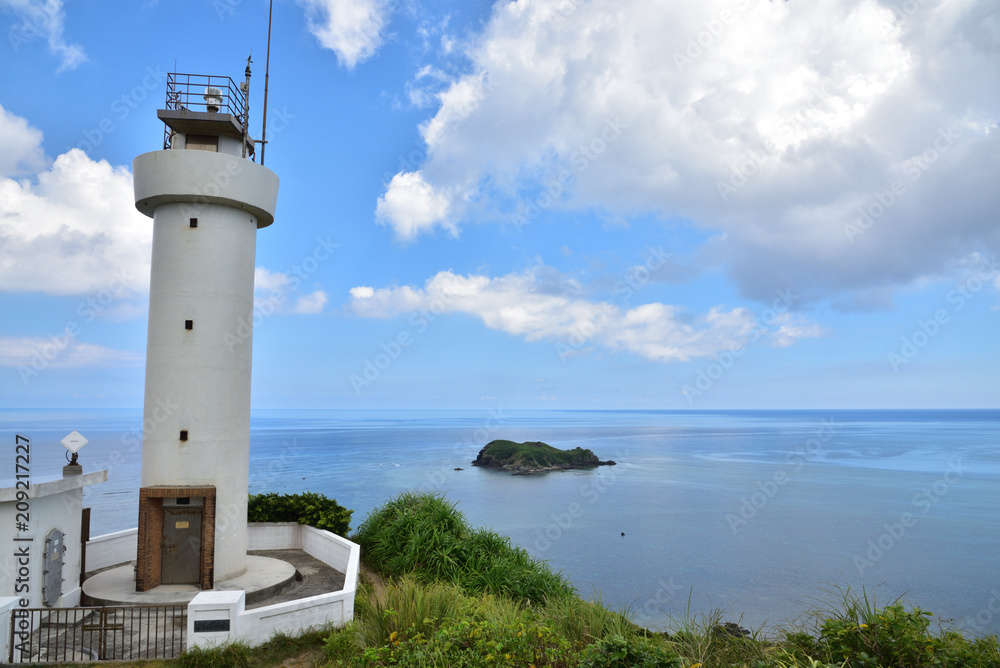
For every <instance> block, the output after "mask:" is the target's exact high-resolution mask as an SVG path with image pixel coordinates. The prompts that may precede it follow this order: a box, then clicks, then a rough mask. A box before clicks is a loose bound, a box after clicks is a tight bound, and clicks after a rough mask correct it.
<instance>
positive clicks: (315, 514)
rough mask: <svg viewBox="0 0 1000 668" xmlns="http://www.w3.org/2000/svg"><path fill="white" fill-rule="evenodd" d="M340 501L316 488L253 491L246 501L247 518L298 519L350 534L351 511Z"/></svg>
mask: <svg viewBox="0 0 1000 668" xmlns="http://www.w3.org/2000/svg"><path fill="white" fill-rule="evenodd" d="M352 513H354V511H353V510H348V509H347V508H344V507H343V506H342V505H340V504H339V503H337V500H336V499H328V498H326V497H325V496H324V495H322V494H317V493H315V492H303V493H301V494H276V493H274V492H270V493H268V494H251V495H250V500H249V503H248V504H247V521H248V522H298V523H299V524H308V525H309V526H311V527H316V528H317V529H325V530H327V531H330V532H331V533H335V534H337V535H338V536H344V537H345V538H346V537H347V532H348V531H350V529H351V514H352Z"/></svg>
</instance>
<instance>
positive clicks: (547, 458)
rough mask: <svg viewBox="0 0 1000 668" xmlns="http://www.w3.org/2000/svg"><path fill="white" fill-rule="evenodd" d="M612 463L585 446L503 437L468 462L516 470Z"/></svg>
mask: <svg viewBox="0 0 1000 668" xmlns="http://www.w3.org/2000/svg"><path fill="white" fill-rule="evenodd" d="M614 464H615V462H613V461H606V462H602V461H601V460H600V459H598V457H597V455H595V454H594V453H593V451H591V450H588V449H586V448H573V449H572V450H560V449H559V448H554V447H552V446H551V445H549V444H548V443H542V442H540V441H527V442H525V443H515V442H514V441H505V440H496V441H490V442H489V443H487V444H486V445H485V446H484V447H483V449H482V450H480V451H479V455H478V456H477V457H476V459H475V460H474V461H473V462H472V465H473V466H481V467H484V468H493V469H499V470H502V471H512V472H514V473H516V474H517V473H519V474H528V473H541V472H544V471H556V470H562V469H579V468H592V467H594V466H602V465H611V466H613V465H614Z"/></svg>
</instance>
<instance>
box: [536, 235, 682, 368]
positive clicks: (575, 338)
mask: <svg viewBox="0 0 1000 668" xmlns="http://www.w3.org/2000/svg"><path fill="white" fill-rule="evenodd" d="M669 259H670V253H667V252H665V251H664V250H663V247H662V246H647V247H646V259H645V260H644V261H643V263H642V264H638V265H634V266H632V267H629V268H628V270H626V272H625V275H624V276H623V277H622V278H621V280H619V281H617V282H615V287H614V294H615V295H618V296H619V298H620V300H621V301H622V303H623V304H626V305H627V304H628V302H629V300H630V299H631V298H632V295H633V294H635V293H636V292H637V291H638V290H640V289H641V288H642V287H643V286H645V285H646V284H647V283H649V282H650V280H652V279H653V277H654V276H655V275H656V272H657V271H659V270H660V269H662V268H663V267H664V266H665V265H666V264H667V261H668V260H669ZM618 315H621V308H620V307H619V306H618V305H616V304H611V303H609V302H601V303H600V304H599V305H598V306H597V307H596V308H595V309H594V310H593V311H592V312H591V313H590V314H589V315H588V317H587V318H586V319H585V320H584V321H583V322H581V323H577V324H575V325H574V326H573V327H571V328H570V335H569V337H568V339H566V340H564V341H556V342H555V349H556V353H557V354H558V355H559V360H560V361H561V362H565V361H566V360H567V359H569V358H571V357H574V356H575V355H576V354H577V353H578V352H579V351H580V349H581V348H583V346H584V345H585V344H586V343H587V341H590V340H591V339H593V338H594V336H596V335H597V334H598V333H599V332H600V331H601V330H603V329H604V328H605V327H607V326H608V324H609V323H610V320H611V318H612V317H615V316H618Z"/></svg>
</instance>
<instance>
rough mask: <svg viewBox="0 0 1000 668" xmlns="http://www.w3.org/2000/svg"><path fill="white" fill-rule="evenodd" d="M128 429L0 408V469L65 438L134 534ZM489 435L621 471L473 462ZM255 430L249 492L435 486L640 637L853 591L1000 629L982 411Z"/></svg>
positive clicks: (995, 453)
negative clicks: (527, 471)
mask: <svg viewBox="0 0 1000 668" xmlns="http://www.w3.org/2000/svg"><path fill="white" fill-rule="evenodd" d="M141 423H142V415H141V411H135V410H88V411H79V410H62V411H59V410H0V426H2V431H3V433H4V436H3V439H4V441H5V442H7V443H8V444H9V447H4V448H2V451H3V456H2V458H0V461H2V465H3V467H4V469H3V473H0V478H12V477H13V472H14V440H15V434H21V435H23V436H26V437H28V438H30V439H31V443H32V455H33V457H32V472H33V475H38V476H42V475H44V474H46V473H52V474H55V473H58V472H59V471H60V468H59V467H61V466H62V464H64V463H65V460H64V455H65V451H64V450H63V448H62V446H61V445H59V440H60V439H61V438H62V437H63V436H65V435H66V434H68V433H69V432H70V431H72V430H74V429H75V430H78V431H80V432H81V433H82V434H83V435H84V436H85V437H86V438H88V439H89V440H90V443H88V444H87V446H86V447H84V448H83V450H82V451H81V452H80V462H81V463H82V464H83V466H84V470H85V471H94V470H100V469H107V470H108V476H109V479H108V481H107V482H106V483H103V484H101V485H97V486H94V487H91V488H88V489H87V490H86V498H85V505H89V506H90V507H91V508H93V511H92V513H93V515H92V533H93V535H99V534H102V533H108V532H111V531H117V530H121V529H127V528H131V527H134V526H135V525H136V515H137V509H138V493H137V488H138V486H139V471H140V458H141V451H140V448H141V445H140V440H141ZM497 438H504V439H510V440H515V441H527V440H532V441H544V442H546V443H549V444H550V445H553V446H556V447H558V448H574V447H577V446H580V447H584V448H590V449H591V450H593V451H594V452H595V453H596V454H597V455H598V457H600V458H601V459H602V460H607V459H613V460H615V461H616V462H618V464H617V465H616V466H602V467H599V468H597V469H593V470H588V471H572V472H569V471H567V472H553V473H548V474H542V475H537V476H510V475H507V474H503V473H499V472H495V471H488V470H481V469H478V468H475V467H472V466H471V464H470V462H471V461H472V460H473V459H474V458H475V456H476V453H477V452H478V451H479V449H480V448H481V447H482V446H483V445H485V444H486V443H487V442H489V441H490V440H493V439H497ZM250 439H251V440H250V467H251V473H250V491H251V492H265V491H276V492H300V491H306V490H308V491H313V492H320V493H323V494H326V495H327V496H329V497H332V498H336V499H337V501H338V502H339V503H341V504H342V505H344V506H346V507H348V508H352V509H353V510H354V516H353V520H352V528H356V527H357V526H358V525H359V524H360V523H361V522H362V521H363V520H364V518H365V516H366V515H367V514H368V512H369V511H371V510H372V509H374V508H376V507H377V506H379V505H380V504H381V503H383V502H384V501H385V500H386V499H388V498H390V497H392V496H395V495H396V494H398V493H400V492H401V491H404V490H413V489H422V490H430V491H435V492H440V493H443V494H445V495H446V496H447V498H448V499H449V500H450V501H452V502H454V503H456V504H457V505H458V508H459V509H460V510H461V511H462V512H463V514H464V515H465V517H466V519H467V520H468V521H469V522H470V523H471V524H473V525H475V526H485V527H489V528H491V529H493V530H495V531H497V532H499V533H501V534H503V535H506V536H509V537H510V539H511V541H512V542H513V543H514V544H515V545H519V546H521V547H523V548H524V549H526V550H527V551H528V552H529V553H531V554H532V555H534V556H536V557H539V558H541V559H544V560H546V561H548V563H549V564H550V565H551V566H552V567H553V568H554V569H556V570H559V571H562V572H563V573H564V574H565V575H566V576H567V577H568V578H569V579H570V581H571V582H572V583H573V584H574V585H575V586H576V588H577V589H578V591H579V592H580V594H581V595H583V596H584V597H587V598H592V597H600V599H601V600H602V601H603V602H604V603H605V604H606V605H609V606H612V607H615V608H617V609H620V610H623V611H626V612H627V613H628V614H630V615H631V616H632V618H633V619H634V620H635V621H636V622H637V623H640V624H643V625H646V626H648V627H650V628H660V629H666V628H668V627H669V626H670V625H671V624H672V623H674V622H676V621H677V620H680V619H682V618H683V617H685V616H686V615H699V614H704V613H708V612H710V611H713V610H721V611H722V612H723V613H724V616H725V618H726V620H727V621H735V622H739V623H740V624H741V625H743V626H744V627H747V628H754V629H756V628H758V627H764V629H765V630H773V629H776V628H778V627H780V626H781V625H783V624H785V623H788V622H794V621H796V620H800V619H802V615H803V614H804V613H806V612H807V611H809V610H814V609H817V608H823V607H825V606H827V605H829V604H830V603H832V602H834V601H835V599H836V596H837V590H838V588H839V589H844V588H846V587H851V588H852V589H853V590H855V591H858V592H861V591H862V590H864V591H866V592H867V593H868V594H869V596H871V595H872V594H874V596H875V598H876V601H877V602H878V603H879V604H888V603H891V602H893V601H895V600H896V599H898V598H901V599H902V600H903V601H904V602H906V603H908V604H910V605H919V606H920V607H921V608H923V609H925V610H930V611H931V612H933V613H934V617H933V618H932V620H934V623H935V624H936V623H938V622H942V623H946V624H952V625H955V626H957V627H958V628H960V629H961V630H962V631H964V632H966V633H967V634H969V635H983V634H987V633H998V632H1000V530H998V528H997V527H998V518H1000V484H998V483H1000V448H998V444H1000V411H998V410H913V411H909V410H828V411H824V410H799V411H594V410H580V411H570V410H538V411H527V410H517V411H509V410H506V409H502V408H494V409H490V410H466V411H426V410H424V411H413V410H399V411H388V410H380V411H376V410H371V411H341V410H328V411H326V410H256V411H254V412H253V414H252V417H251V436H250ZM455 469H462V470H455ZM4 484H5V486H6V485H9V484H10V483H9V482H8V483H4Z"/></svg>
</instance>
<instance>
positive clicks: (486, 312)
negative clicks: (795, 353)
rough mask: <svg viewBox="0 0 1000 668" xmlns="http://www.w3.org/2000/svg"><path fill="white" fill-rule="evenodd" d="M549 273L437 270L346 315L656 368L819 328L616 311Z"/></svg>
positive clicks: (663, 310)
mask: <svg viewBox="0 0 1000 668" xmlns="http://www.w3.org/2000/svg"><path fill="white" fill-rule="evenodd" d="M548 274H551V271H547V270H546V268H544V267H536V268H534V269H532V270H529V271H526V272H523V273H520V274H508V275H506V276H501V277H498V278H489V277H488V276H482V275H470V276H459V275H456V274H454V273H452V272H450V271H442V272H440V273H438V274H436V275H435V276H433V277H432V278H430V279H428V280H427V282H426V283H425V285H424V287H423V288H416V287H411V286H408V285H404V286H400V287H392V288H379V289H375V288H372V287H370V286H358V287H355V288H352V289H351V291H350V294H351V301H350V303H349V305H348V308H349V309H350V310H351V311H352V312H353V313H355V314H356V315H358V316H361V317H366V318H388V317H393V316H395V315H398V314H401V313H410V312H418V311H420V312H428V313H433V314H436V315H439V314H443V313H465V314H468V315H472V316H475V317H477V318H479V319H480V320H482V322H483V324H485V325H486V326H487V327H489V328H490V329H496V330H500V331H503V332H507V333H509V334H513V335H516V336H520V337H523V338H524V339H525V340H526V341H540V340H549V341H554V342H556V343H557V346H556V348H557V350H558V351H559V352H560V355H561V356H564V357H568V356H572V355H574V354H576V353H577V352H580V351H581V350H582V349H584V347H585V346H587V345H590V344H598V345H601V346H603V347H604V348H606V349H608V350H611V351H620V350H624V351H629V352H632V353H635V354H637V355H640V356H641V357H644V358H646V359H650V360H655V361H659V362H675V361H685V360H689V359H692V358H696V357H707V356H710V355H713V354H714V353H716V352H719V351H722V350H728V349H730V348H731V347H732V346H734V345H740V344H741V343H743V342H744V341H745V340H747V338H748V337H751V336H753V335H754V334H755V332H756V333H757V334H756V337H755V338H760V337H761V336H763V337H764V338H765V340H768V341H770V342H771V343H772V344H773V345H788V344H790V343H791V342H792V341H793V340H794V339H796V338H802V337H810V336H817V335H818V334H819V333H820V332H819V330H818V328H815V327H812V326H808V325H795V324H794V323H793V322H792V320H791V318H790V316H789V318H788V319H782V320H781V321H780V325H779V328H769V327H768V326H767V325H762V324H761V323H760V322H759V321H758V320H757V318H756V317H755V316H754V314H753V313H752V312H750V311H749V310H747V309H745V308H734V309H730V310H724V309H722V308H713V309H711V310H710V311H709V312H708V313H706V314H703V315H701V316H695V317H691V316H689V314H687V313H684V312H683V311H682V310H681V309H679V308H678V307H675V306H671V305H668V304H660V303H650V304H643V305H641V306H637V307H635V308H631V309H628V310H622V309H621V308H619V307H618V306H616V305H615V304H612V303H610V302H604V301H601V302H594V301H587V300H585V299H580V298H577V297H574V296H573V295H574V293H576V292H578V290H577V288H578V287H579V286H577V285H576V284H575V282H574V281H572V280H564V281H563V285H564V286H565V287H564V289H562V290H558V289H553V281H552V280H551V276H548Z"/></svg>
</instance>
